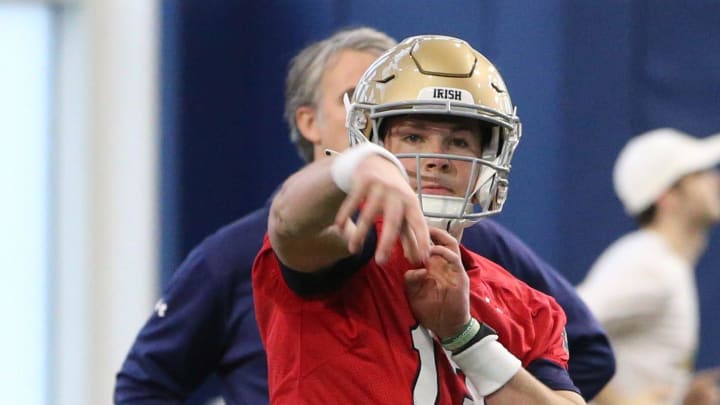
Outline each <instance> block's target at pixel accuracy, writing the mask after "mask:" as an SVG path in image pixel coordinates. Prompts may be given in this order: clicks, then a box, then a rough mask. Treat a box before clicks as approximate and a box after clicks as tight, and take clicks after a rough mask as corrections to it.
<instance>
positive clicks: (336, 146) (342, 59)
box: [314, 49, 378, 159]
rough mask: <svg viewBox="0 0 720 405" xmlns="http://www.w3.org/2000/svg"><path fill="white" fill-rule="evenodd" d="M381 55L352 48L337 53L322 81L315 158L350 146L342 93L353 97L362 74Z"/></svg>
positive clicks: (317, 117)
mask: <svg viewBox="0 0 720 405" xmlns="http://www.w3.org/2000/svg"><path fill="white" fill-rule="evenodd" d="M377 57H378V55H376V54H374V53H369V52H358V51H353V50H349V49H345V50H342V51H340V52H338V53H337V54H335V55H334V56H333V57H332V59H331V60H330V62H329V64H328V66H327V69H326V70H325V73H324V74H323V76H322V79H321V81H320V99H319V100H318V105H317V109H316V115H315V122H314V131H316V138H317V139H318V142H315V159H318V158H320V157H321V156H324V150H325V149H332V150H334V151H338V152H341V151H343V150H345V149H346V148H347V147H348V146H349V140H348V132H347V128H345V105H344V104H343V95H344V94H345V93H349V94H348V96H352V93H353V91H354V90H355V86H356V85H357V83H358V81H360V77H361V76H362V74H363V73H365V70H367V68H368V67H370V64H372V63H373V62H374V61H375V59H377Z"/></svg>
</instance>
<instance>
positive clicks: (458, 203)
mask: <svg viewBox="0 0 720 405" xmlns="http://www.w3.org/2000/svg"><path fill="white" fill-rule="evenodd" d="M420 199H421V201H422V207H423V211H424V212H425V213H426V216H425V221H426V222H427V224H428V226H432V227H433V228H440V229H442V230H444V231H447V232H448V233H449V234H450V235H452V236H454V237H455V238H456V239H458V241H459V239H460V236H461V235H462V230H463V229H465V228H467V227H469V226H471V225H472V224H474V223H476V222H477V221H474V220H470V219H465V218H462V215H463V214H471V213H472V212H473V208H472V205H471V204H470V203H469V202H468V203H466V202H465V199H464V198H461V197H452V196H444V195H432V194H420ZM463 208H464V209H463ZM427 213H431V214H433V215H439V216H440V215H441V216H443V217H442V218H438V217H434V216H427Z"/></svg>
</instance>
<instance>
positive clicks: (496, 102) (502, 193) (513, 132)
mask: <svg viewBox="0 0 720 405" xmlns="http://www.w3.org/2000/svg"><path fill="white" fill-rule="evenodd" d="M346 102H347V103H348V105H347V109H348V115H347V122H346V125H347V127H348V130H349V135H350V145H351V146H354V145H357V144H359V143H362V142H368V140H369V141H371V142H376V143H379V144H382V142H383V136H384V134H383V133H382V125H383V119H385V118H387V117H391V116H398V115H409V114H430V115H450V116H458V117H468V118H472V119H477V120H480V121H482V122H483V123H484V124H483V125H484V126H487V127H489V130H488V131H486V132H485V134H486V135H484V136H485V137H489V138H490V139H482V143H483V145H484V147H483V151H482V156H478V157H477V158H468V157H466V156H465V157H463V156H457V155H444V154H443V155H438V154H402V155H400V154H399V155H397V156H398V158H401V159H415V160H416V162H417V165H418V166H417V169H418V170H417V177H416V184H417V190H418V196H419V198H420V202H421V205H422V207H423V212H424V214H425V216H426V218H428V220H429V222H430V224H431V225H433V226H437V227H441V228H444V229H447V230H452V229H453V228H455V229H458V227H459V228H460V229H461V228H463V227H465V226H468V225H470V224H472V223H474V222H476V221H477V220H478V219H480V218H481V217H483V216H486V215H490V214H495V213H498V212H500V211H501V210H502V207H503V204H504V203H505V199H506V198H507V191H508V174H509V172H510V160H511V159H512V156H513V152H514V151H515V147H516V146H517V144H518V141H519V140H520V134H521V125H520V120H519V119H518V117H517V115H516V111H515V108H514V107H513V105H512V102H511V100H510V94H509V93H508V91H507V88H506V87H505V83H504V82H503V79H502V77H501V76H500V73H499V72H498V71H497V69H496V68H495V66H493V64H492V63H490V61H488V60H487V59H486V58H485V57H484V56H483V55H482V54H480V53H479V52H478V51H476V50H474V49H473V48H472V47H471V46H470V45H469V44H468V43H467V42H465V41H463V40H460V39H457V38H452V37H446V36H438V35H422V36H416V37H411V38H408V39H405V40H404V41H402V42H401V43H399V44H398V45H396V46H395V47H393V48H391V49H390V50H388V51H387V52H386V53H384V54H383V55H382V56H381V57H380V58H379V59H378V60H377V61H375V62H374V63H373V64H372V65H371V66H370V67H369V68H368V70H367V71H366V72H365V74H364V75H363V76H362V78H361V79H360V82H359V83H358V85H357V87H356V89H355V92H354V94H353V97H352V101H351V102H349V101H347V100H346ZM428 158H435V159H438V158H440V159H456V160H462V161H471V162H472V173H473V174H472V176H471V180H470V184H468V187H467V192H466V195H465V196H464V197H451V196H438V195H428V194H422V193H421V191H420V190H422V187H421V184H422V179H421V176H420V173H421V161H422V159H428Z"/></svg>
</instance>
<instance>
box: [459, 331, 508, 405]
mask: <svg viewBox="0 0 720 405" xmlns="http://www.w3.org/2000/svg"><path fill="white" fill-rule="evenodd" d="M497 338H498V337H497V335H489V336H486V337H484V338H482V339H480V341H478V342H477V343H475V344H474V345H472V346H470V347H468V348H467V349H465V350H463V351H462V352H460V353H459V354H455V355H453V356H452V357H453V360H454V361H455V364H457V365H458V367H460V370H462V372H463V373H464V374H465V376H466V377H468V378H469V379H470V381H472V383H473V385H474V386H475V388H476V389H477V392H478V394H480V395H482V396H483V397H486V396H488V395H490V394H492V393H493V392H495V391H497V390H498V389H500V387H502V386H503V385H505V384H506V383H507V382H508V381H510V379H511V378H512V377H513V376H514V375H515V374H516V373H517V372H518V370H520V367H521V366H522V364H521V363H520V360H519V359H518V358H517V357H515V356H514V355H513V354H512V353H510V352H509V351H508V350H507V349H506V348H505V346H503V345H502V344H501V343H500V342H498V341H497Z"/></svg>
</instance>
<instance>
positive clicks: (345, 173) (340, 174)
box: [330, 142, 408, 194]
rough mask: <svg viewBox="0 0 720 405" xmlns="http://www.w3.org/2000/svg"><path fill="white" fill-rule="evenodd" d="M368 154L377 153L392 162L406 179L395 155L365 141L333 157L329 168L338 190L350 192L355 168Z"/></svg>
mask: <svg viewBox="0 0 720 405" xmlns="http://www.w3.org/2000/svg"><path fill="white" fill-rule="evenodd" d="M369 155H379V156H382V157H384V158H385V159H387V160H389V161H391V162H393V163H394V164H395V166H397V168H398V170H400V173H402V175H403V177H405V180H407V179H408V176H407V172H406V171H405V168H404V167H403V165H402V163H400V160H399V159H398V158H397V157H396V156H395V155H393V154H392V153H391V152H390V151H388V150H387V149H385V148H383V147H382V146H380V145H377V144H374V143H371V142H367V143H363V144H361V145H358V146H354V147H352V148H349V149H348V150H346V151H345V152H343V153H341V154H340V155H338V156H337V157H336V158H335V161H334V162H333V164H332V166H331V168H330V173H331V174H332V178H333V181H334V182H335V184H336V185H337V186H338V188H339V189H340V190H342V191H344V192H345V193H346V194H347V193H350V188H351V186H352V180H353V176H354V174H355V169H356V168H357V166H358V165H359V164H360V162H362V161H363V160H365V159H366V158H367V157H368V156H369Z"/></svg>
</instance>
